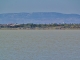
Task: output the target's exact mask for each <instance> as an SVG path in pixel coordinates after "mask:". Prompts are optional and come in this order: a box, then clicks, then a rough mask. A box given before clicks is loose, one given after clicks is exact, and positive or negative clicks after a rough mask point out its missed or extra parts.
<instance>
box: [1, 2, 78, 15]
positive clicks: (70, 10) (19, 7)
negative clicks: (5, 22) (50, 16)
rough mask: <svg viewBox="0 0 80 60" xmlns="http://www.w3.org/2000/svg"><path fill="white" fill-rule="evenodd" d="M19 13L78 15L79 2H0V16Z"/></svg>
mask: <svg viewBox="0 0 80 60" xmlns="http://www.w3.org/2000/svg"><path fill="white" fill-rule="evenodd" d="M20 12H59V13H66V14H80V0H0V14H2V13H20Z"/></svg>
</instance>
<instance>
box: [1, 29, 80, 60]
mask: <svg viewBox="0 0 80 60" xmlns="http://www.w3.org/2000/svg"><path fill="white" fill-rule="evenodd" d="M0 60H80V31H79V30H0Z"/></svg>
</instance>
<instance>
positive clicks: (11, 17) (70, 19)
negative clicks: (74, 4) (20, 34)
mask: <svg viewBox="0 0 80 60" xmlns="http://www.w3.org/2000/svg"><path fill="white" fill-rule="evenodd" d="M63 22H64V23H80V15H78V14H62V13H56V12H33V13H4V14H0V24H7V23H43V24H44V23H63Z"/></svg>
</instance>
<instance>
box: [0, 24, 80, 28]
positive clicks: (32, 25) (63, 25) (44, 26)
mask: <svg viewBox="0 0 80 60" xmlns="http://www.w3.org/2000/svg"><path fill="white" fill-rule="evenodd" d="M2 28H10V29H80V24H66V23H65V24H57V23H54V24H33V23H28V24H0V29H2Z"/></svg>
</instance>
